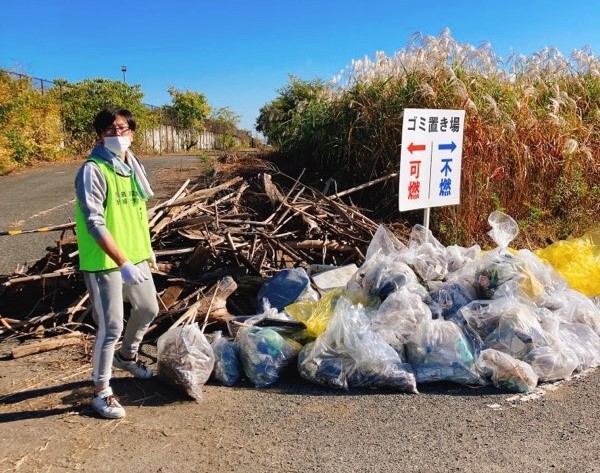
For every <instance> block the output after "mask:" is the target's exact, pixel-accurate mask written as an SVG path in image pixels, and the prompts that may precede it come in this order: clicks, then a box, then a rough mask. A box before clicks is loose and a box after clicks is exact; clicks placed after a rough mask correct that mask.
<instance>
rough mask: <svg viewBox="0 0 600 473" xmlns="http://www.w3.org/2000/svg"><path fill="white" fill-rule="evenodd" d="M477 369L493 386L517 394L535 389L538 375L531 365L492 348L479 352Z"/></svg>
mask: <svg viewBox="0 0 600 473" xmlns="http://www.w3.org/2000/svg"><path fill="white" fill-rule="evenodd" d="M477 363H478V367H479V369H480V370H481V372H482V374H483V375H484V377H486V378H489V379H490V380H491V381H492V383H493V384H494V386H496V387H497V388H500V389H508V390H509V391H515V392H519V393H527V392H529V391H532V390H534V389H535V387H536V386H537V383H538V375H537V374H536V372H535V370H534V369H533V367H532V366H531V365H529V364H528V363H526V362H524V361H521V360H517V359H516V358H514V357H512V356H511V355H509V354H507V353H503V352H501V351H498V350H494V349H493V348H488V349H486V350H483V351H482V352H481V355H480V356H479V360H478V361H477Z"/></svg>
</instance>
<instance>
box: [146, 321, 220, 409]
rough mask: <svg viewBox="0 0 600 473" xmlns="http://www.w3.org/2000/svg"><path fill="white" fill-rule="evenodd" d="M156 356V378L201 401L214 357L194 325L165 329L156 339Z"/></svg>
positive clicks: (196, 324) (204, 338) (210, 348)
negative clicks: (203, 387)
mask: <svg viewBox="0 0 600 473" xmlns="http://www.w3.org/2000/svg"><path fill="white" fill-rule="evenodd" d="M157 353H158V369H157V377H158V378H159V379H160V380H162V381H164V382H165V383H167V384H169V385H171V386H173V387H175V388H177V389H179V390H181V391H183V392H184V393H186V394H187V395H188V396H190V397H192V398H193V399H195V400H196V401H201V400H202V386H204V384H206V381H208V379H209V378H210V375H211V373H212V370H213V368H214V364H215V358H214V352H213V349H212V346H211V345H210V343H209V341H208V340H207V338H206V337H205V336H204V334H203V333H202V331H201V330H200V328H199V327H198V323H193V324H188V325H183V326H179V327H175V328H171V329H169V330H167V331H166V332H165V333H163V334H162V335H161V336H160V337H159V338H158V342H157Z"/></svg>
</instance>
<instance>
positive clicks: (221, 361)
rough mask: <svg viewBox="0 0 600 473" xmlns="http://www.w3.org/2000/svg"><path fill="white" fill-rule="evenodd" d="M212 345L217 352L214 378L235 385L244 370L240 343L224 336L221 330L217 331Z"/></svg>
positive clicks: (215, 352)
mask: <svg viewBox="0 0 600 473" xmlns="http://www.w3.org/2000/svg"><path fill="white" fill-rule="evenodd" d="M211 346H212V348H213V351H214V354H215V367H214V369H213V372H212V376H213V378H215V379H216V380H217V381H218V382H219V383H221V384H224V385H225V386H233V385H234V384H235V383H237V382H238V380H239V378H240V374H241V371H242V368H241V361H240V345H239V343H238V342H237V341H235V340H230V339H228V338H225V337H223V336H222V333H221V332H220V331H216V332H215V333H214V339H213V341H212V343H211Z"/></svg>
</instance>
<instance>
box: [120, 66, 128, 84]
mask: <svg viewBox="0 0 600 473" xmlns="http://www.w3.org/2000/svg"><path fill="white" fill-rule="evenodd" d="M121 72H122V73H123V82H125V83H126V82H127V81H126V80H125V73H126V72H127V66H121Z"/></svg>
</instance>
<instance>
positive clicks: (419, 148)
mask: <svg viewBox="0 0 600 473" xmlns="http://www.w3.org/2000/svg"><path fill="white" fill-rule="evenodd" d="M408 151H410V153H411V154H412V152H413V151H425V145H416V144H414V143H411V144H409V145H408Z"/></svg>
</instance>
